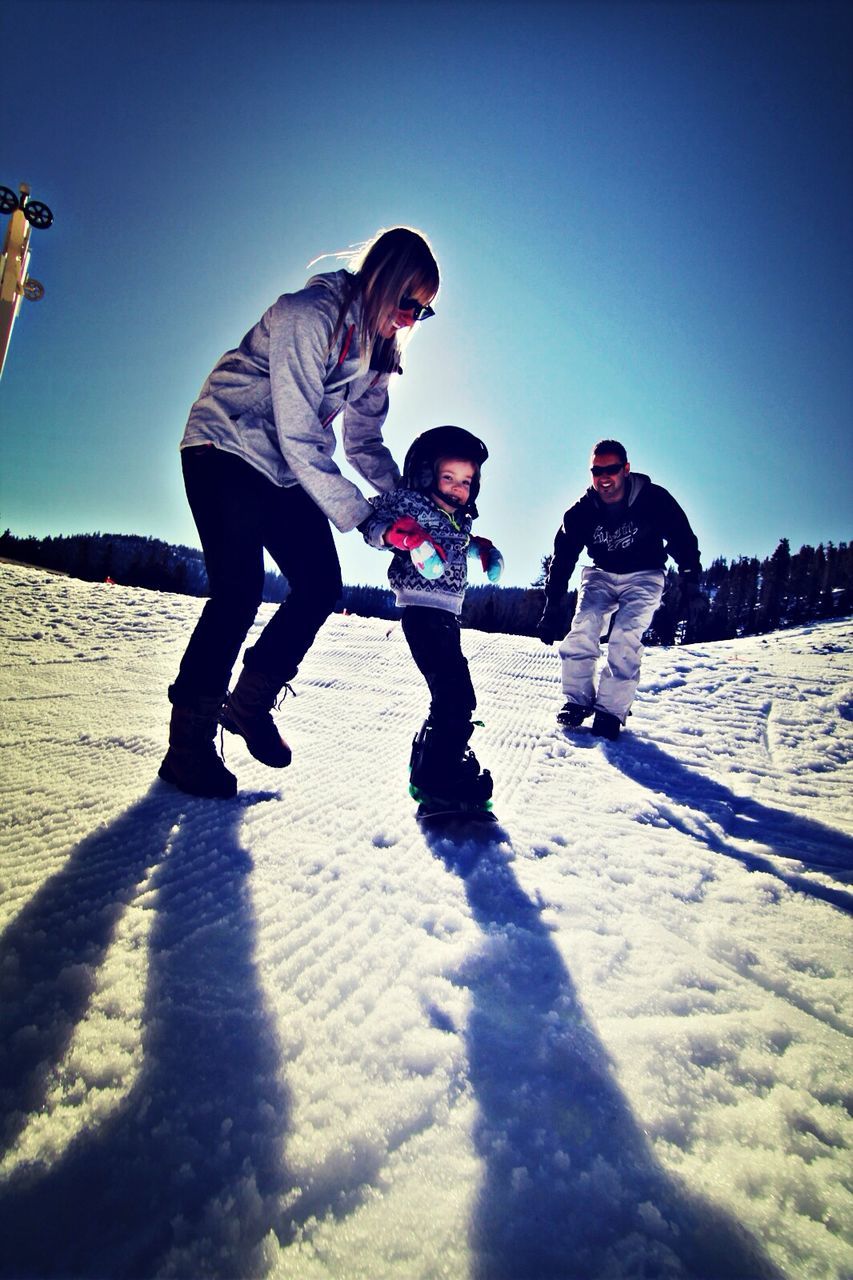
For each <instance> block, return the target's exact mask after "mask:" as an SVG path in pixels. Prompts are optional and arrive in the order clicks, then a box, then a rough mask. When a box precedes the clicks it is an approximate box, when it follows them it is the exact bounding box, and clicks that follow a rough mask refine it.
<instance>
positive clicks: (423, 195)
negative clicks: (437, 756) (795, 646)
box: [0, 0, 853, 585]
mask: <svg viewBox="0 0 853 1280" xmlns="http://www.w3.org/2000/svg"><path fill="white" fill-rule="evenodd" d="M0 22H2V24H3V27H2V38H3V40H4V46H5V47H6V48H7V50H8V49H10V48H17V49H20V50H21V51H22V56H18V57H7V58H6V59H5V62H4V74H3V83H4V89H3V97H4V117H5V121H6V124H5V126H4V129H3V135H4V145H3V148H2V152H0V154H2V165H0V183H2V184H3V185H5V186H8V187H12V188H14V189H16V190H17V187H18V185H19V183H20V182H27V183H29V185H30V187H31V189H32V198H33V199H38V200H42V201H44V202H45V203H47V204H49V205H50V206H51V208H52V210H53V212H54V215H55V224H54V226H53V227H51V228H50V229H49V230H46V231H34V232H33V236H32V250H33V256H32V261H31V264H30V271H31V274H32V275H33V276H35V277H36V278H37V279H39V280H41V281H42V282H43V283H44V285H45V289H46V294H45V297H44V299H43V301H41V302H37V303H30V302H25V303H24V304H23V307H22V310H21V314H20V316H19V318H18V322H17V324H16V327H15V331H14V334H13V338H12V345H11V349H10V353H9V357H8V360H7V364H6V370H5V372H4V375H3V379H2V382H0V419H2V423H0V466H2V475H1V476H0V522H2V526H3V527H4V528H5V527H7V526H8V527H11V528H12V530H13V532H15V533H19V534H25V533H37V534H47V533H73V532H87V531H93V530H101V531H102V532H107V531H110V532H129V533H140V534H151V535H153V536H155V537H160V538H164V539H166V540H167V541H170V542H184V543H189V544H192V545H198V544H197V539H196V535H195V528H194V526H193V524H192V520H191V517H190V515H189V510H188V508H187V506H186V501H185V499H184V496H183V491H182V487H181V481H180V468H179V461H178V453H177V446H178V441H179V439H180V436H181V433H182V430H183V425H184V422H185V419H186V415H187V411H188V409H189V406H190V404H191V403H192V401H193V399H194V398H195V396H196V394H197V392H198V390H199V388H200V386H201V384H202V382H203V381H204V378H205V377H206V375H207V373H208V372H209V370H210V368H211V367H212V365H213V364H214V362H215V361H216V359H217V358H218V357H219V356H220V355H221V354H222V352H223V351H225V350H226V349H228V348H230V347H233V346H236V345H237V343H238V342H239V341H240V339H241V337H242V336H243V334H244V332H245V331H246V330H247V329H248V328H249V327H250V326H251V325H252V324H253V323H254V322H255V321H256V320H257V319H258V317H259V316H260V314H261V313H262V311H263V310H264V309H265V308H266V307H267V306H268V305H269V304H270V303H271V302H272V301H273V300H274V299H275V298H276V297H277V296H278V294H279V293H282V292H284V291H287V290H293V289H296V288H299V287H300V286H301V285H302V284H303V283H304V281H305V279H306V277H307V275H308V274H309V273H308V272H307V271H306V265H307V263H308V262H309V261H310V260H311V259H312V258H313V257H315V256H316V255H317V254H319V253H322V252H323V251H332V250H336V249H340V248H343V247H345V246H347V245H349V244H353V243H355V242H357V241H360V240H363V239H365V238H367V237H368V236H370V235H371V234H373V232H374V231H376V230H377V229H378V228H379V227H383V226H386V227H387V226H392V225H395V224H397V223H407V224H409V225H413V226H416V227H420V228H422V229H423V230H424V231H425V232H426V233H427V234H428V236H429V237H430V239H431V241H432V243H433V246H434V248H435V251H436V254H437V256H438V258H439V261H440V263H441V267H442V274H443V283H442V288H441V291H440V294H439V298H438V301H437V303H436V310H437V316H436V318H435V319H433V320H430V321H428V322H427V323H425V324H424V325H422V326H420V331H419V332H418V334H417V336H416V338H415V340H414V341H413V342H412V344H411V346H410V347H409V352H408V363H407V368H406V372H405V374H404V376H403V378H402V379H395V380H394V381H395V382H396V384H397V385H396V386H393V387H392V404H391V411H390V414H389V417H388V422H387V427H386V433H385V434H386V440H387V441H388V443H389V445H390V447H391V449H392V451H393V452H394V454H395V456H396V457H397V459H398V461H402V457H403V454H404V453H405V449H406V446H407V444H408V442H409V440H410V439H411V437H412V436H413V435H415V434H417V432H419V431H422V430H425V429H426V428H428V427H431V426H436V425H438V424H440V423H444V422H455V423H458V424H459V425H461V426H464V427H467V428H469V429H470V430H473V431H475V432H477V433H478V434H479V435H481V436H482V437H483V438H484V439H485V440H486V442H487V443H488V445H489V448H490V450H491V458H490V460H489V462H488V463H487V464H486V469H485V471H484V477H483V490H482V500H481V502H480V510H481V520H480V521H479V531H480V532H481V533H483V534H486V535H488V536H490V537H492V538H493V539H494V541H495V542H497V543H498V544H499V546H500V547H501V549H502V550H503V552H504V554H505V557H506V561H507V574H506V579H505V580H506V581H507V582H508V583H511V584H519V585H525V584H527V583H529V582H530V581H531V580H532V579H533V578H534V577H535V576H536V573H537V572H538V569H539V563H540V559H541V557H542V555H544V554H545V553H547V552H548V551H549V550H550V546H551V542H552V538H553V533H554V529H555V528H556V525H557V523H558V521H559V519H560V517H561V515H562V513H563V511H564V509H565V508H566V506H568V505H569V503H570V502H571V501H572V500H573V499H574V498H575V497H577V496H578V495H579V494H580V492H581V491H582V490H583V488H584V486H585V485H586V483H587V471H586V468H587V466H588V460H589V459H588V453H589V447H590V445H591V444H592V443H593V442H594V441H595V440H596V439H598V438H599V437H600V436H603V435H615V436H616V437H618V438H619V439H621V440H622V441H623V442H624V443H625V444H626V446H627V448H628V451H629V454H630V457H631V460H632V463H633V465H634V467H635V469H638V470H640V471H646V472H648V473H650V474H651V475H652V477H653V479H655V480H657V481H658V482H659V483H662V484H664V485H666V487H667V488H669V489H670V490H671V491H672V492H673V493H674V494H675V496H676V497H677V498H678V499H679V501H680V502H681V504H682V505H683V506H684V507H685V509H686V510H687V512H688V514H689V516H690V518H691V520H692V522H693V524H694V527H695V529H696V531H697V534H698V535H699V540H700V545H701V548H702V552H703V559H704V560H705V562H706V563H707V562H709V561H710V560H711V559H712V558H713V557H714V556H716V555H724V556H726V557H727V558H729V559H731V558H732V557H735V556H738V555H759V556H763V555H766V554H768V553H769V552H771V551H772V550H773V548H774V547H775V545H776V543H777V542H778V540H779V538H780V537H783V536H786V537H788V538H789V539H790V541H791V544H792V547H793V548H794V549H796V548H797V547H799V546H800V545H801V544H802V543H804V542H810V543H812V544H816V543H817V542H820V541H823V542H826V541H828V540H833V541H836V542H838V541H842V540H849V539H850V537H851V536H853V503H851V498H850V480H849V475H850V466H851V462H853V449H851V421H853V358H851V357H853V350H851V333H853V323H851V322H853V246H851V226H853V140H851V120H853V72H852V71H851V67H853V57H851V55H852V54H853V10H851V8H850V6H848V5H846V4H839V5H835V4H824V3H820V2H818V3H815V2H814V0H811V2H810V3H808V4H786V3H770V2H766V3H731V2H729V3H707V4H698V3H697V4H694V3H689V2H688V3H661V4H658V3H651V2H646V0H634V2H632V3H609V2H607V0H602V2H601V3H558V4H547V3H544V4H543V3H535V2H534V3H494V2H483V3H477V2H476V0H475V2H474V3H464V2H463V3H454V4H443V3H431V2H428V3H409V4H400V3H394V4H391V3H371V2H370V0H368V2H366V3H358V4H356V3H317V2H314V3H306V4H288V3H283V4H282V3H273V2H268V3H263V2H261V3H257V2H247V3H238V2H235V0H232V2H230V3H228V2H225V0H223V2H220V3H211V2H209V0H185V2H183V3H172V2H166V0H163V2H161V0H143V2H141V3H137V2H135V0H129V2H128V0H122V2H121V3H112V2H110V3H105V4H102V3H89V2H88V0H81V2H79V3H69V2H67V0H54V2H45V0H29V2H28V4H27V5H26V6H25V7H22V6H20V5H19V6H7V7H6V9H5V11H4V16H3V17H2V18H0ZM10 121H11V127H10V123H9V122H10ZM335 265H336V264H334V263H329V264H320V266H319V267H318V268H317V269H332V268H333V267H334V266H335ZM339 545H340V548H341V555H342V562H343V567H344V576H345V578H346V579H347V580H349V581H351V582H355V581H362V582H377V583H379V582H382V581H384V572H385V567H386V563H385V558H384V556H383V555H382V554H381V553H379V552H376V551H373V550H371V549H369V548H367V547H364V546H363V544H362V543H361V539H360V536H359V535H358V534H357V533H354V534H348V535H345V536H343V537H341V538H340V539H339Z"/></svg>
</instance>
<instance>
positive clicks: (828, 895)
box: [605, 736, 853, 912]
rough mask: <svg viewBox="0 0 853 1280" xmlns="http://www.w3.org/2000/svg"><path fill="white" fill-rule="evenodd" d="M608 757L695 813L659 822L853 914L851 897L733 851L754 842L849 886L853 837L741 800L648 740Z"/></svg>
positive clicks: (667, 814)
mask: <svg viewBox="0 0 853 1280" xmlns="http://www.w3.org/2000/svg"><path fill="white" fill-rule="evenodd" d="M605 751H606V754H607V758H608V760H609V761H610V762H611V764H613V765H614V766H615V767H616V768H617V769H620V770H621V771H622V773H624V774H625V776H626V777H628V778H631V779H633V781H634V782H638V783H639V784H640V785H641V786H643V787H646V788H648V789H649V790H650V791H652V792H656V793H658V794H660V793H663V794H664V795H666V796H668V797H669V799H670V800H671V801H672V802H673V803H674V804H677V805H681V806H684V807H685V808H686V809H688V810H691V811H692V812H691V814H690V817H687V816H686V815H684V814H679V813H676V812H674V811H673V810H672V809H671V808H669V806H666V807H664V808H663V809H661V808H660V807H658V808H659V812H660V814H661V816H662V817H663V818H664V819H665V821H666V822H667V823H668V824H669V825H670V826H672V827H675V828H676V830H679V831H683V832H685V834H687V835H689V836H692V837H693V838H694V839H699V840H702V841H703V843H704V844H706V845H707V846H708V848H709V849H713V851H714V852H715V853H721V854H725V855H726V857H728V858H736V859H738V861H740V862H742V863H743V865H744V866H746V867H748V868H749V869H750V870H752V871H765V872H767V873H768V874H769V875H772V876H776V878H777V879H778V880H781V881H782V882H783V883H784V884H786V885H788V887H789V888H791V889H794V890H796V891H797V892H798V893H806V894H809V895H811V896H812V897H815V898H821V899H823V900H824V901H825V902H830V903H832V905H833V906H835V907H838V908H840V909H841V910H842V911H846V912H851V911H853V894H851V893H849V892H846V891H845V890H843V889H834V888H832V887H831V886H829V885H822V884H818V883H816V882H814V881H811V880H809V879H808V878H807V877H806V876H803V875H801V874H799V873H798V872H797V871H795V870H793V869H791V870H787V869H785V868H783V867H779V866H778V864H776V863H774V862H771V861H770V859H769V858H767V857H762V856H761V854H759V853H750V852H748V851H747V850H744V849H743V848H739V847H738V845H737V844H736V843H735V842H736V841H739V842H743V841H756V842H758V843H760V844H761V845H763V846H764V847H766V848H768V849H769V850H770V851H771V853H773V854H775V855H776V856H777V857H782V858H788V859H791V860H794V861H796V862H802V863H806V864H807V865H808V866H809V867H811V868H813V869H815V870H819V871H824V872H827V873H829V874H832V875H834V876H835V878H836V879H842V880H844V881H847V880H849V877H850V873H851V872H853V839H851V837H850V836H847V835H845V834H844V833H843V832H841V831H835V830H833V829H832V828H831V827H827V826H824V824H823V823H820V822H815V821H814V820H812V819H810V818H803V817H800V816H799V815H798V814H793V813H787V812H786V811H785V810H784V809H774V808H773V807H772V806H770V805H765V804H761V803H760V802H759V801H758V800H750V799H749V798H745V797H743V796H738V795H736V794H735V792H734V791H731V790H730V789H729V788H728V787H725V786H723V785H722V783H719V782H715V781H713V779H711V778H704V777H703V776H702V775H701V774H699V773H694V772H693V771H692V770H691V769H687V768H685V766H684V765H683V764H682V763H681V761H680V760H677V759H676V758H675V757H674V756H671V755H668V754H667V752H665V751H662V750H661V749H660V747H658V746H656V745H655V744H654V743H653V742H646V741H644V740H643V739H642V738H634V737H633V736H630V737H625V738H620V740H619V741H618V742H617V743H614V744H612V745H611V744H609V743H608V744H607V745H606V747H605ZM697 808H701V809H702V811H703V813H704V815H705V818H706V819H707V821H704V820H703V819H702V818H700V819H699V827H698V829H697V824H696V821H695V820H694V815H695V811H696V809H697ZM717 828H719V830H718V829H717ZM720 830H722V832H724V835H721V834H720Z"/></svg>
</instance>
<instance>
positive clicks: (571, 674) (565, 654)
mask: <svg viewBox="0 0 853 1280" xmlns="http://www.w3.org/2000/svg"><path fill="white" fill-rule="evenodd" d="M665 581H666V578H665V575H664V573H663V570H662V569H649V570H645V569H644V570H641V571H640V572H638V573H605V571H604V570H603V569H597V568H595V567H594V566H592V565H590V566H588V567H587V568H586V569H584V570H583V573H582V575H581V587H580V591H579V592H578V604H577V609H576V610H575V616H574V618H573V619H572V627H571V630H570V631H569V634H568V635H567V636H566V638H565V640H564V641H563V643H562V644H561V645H560V658H561V660H562V666H563V693H564V694H565V696H566V701H567V702H576V703H578V704H579V705H580V706H582V707H596V708H597V709H600V710H602V711H609V712H610V714H611V715H614V716H617V717H618V718H619V719H620V720H621V721H622V723H623V724H624V722H625V717H626V716H627V714H628V710H629V708H630V706H631V703H632V702H633V701H634V694H635V693H636V692H637V685H638V683H639V679H640V660H641V658H642V656H643V646H642V644H641V643H640V642H641V640H642V638H643V633H644V632H645V631H646V630H647V629H648V626H649V623H650V622H651V620H652V618H653V617H654V613H655V610H656V609H657V607H658V605H659V604H660V600H661V596H662V595H663V587H664V582H665ZM613 614H615V615H616V616H615V618H614V619H613V630H612V631H611V633H610V639H609V641H608V643H607V662H606V663H605V665H604V668H603V670H602V672H601V678H600V680H599V682H598V693H597V694H596V691H595V685H594V678H595V668H596V663H597V661H598V658H599V655H600V653H601V637H602V635H604V633H605V632H606V630H607V623H608V621H609V619H610V618H611V617H612V615H613Z"/></svg>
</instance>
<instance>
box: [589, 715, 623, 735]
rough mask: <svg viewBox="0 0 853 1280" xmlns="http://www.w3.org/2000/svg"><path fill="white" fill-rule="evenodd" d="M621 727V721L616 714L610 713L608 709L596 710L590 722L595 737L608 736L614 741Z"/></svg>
mask: <svg viewBox="0 0 853 1280" xmlns="http://www.w3.org/2000/svg"><path fill="white" fill-rule="evenodd" d="M621 728H622V721H621V720H620V719H619V717H618V716H614V715H612V714H611V713H610V712H609V711H596V713H595V719H594V720H593V722H592V732H593V734H594V735H595V737H596V738H608V739H609V740H610V741H611V742H615V741H616V739H617V738H618V737H619V730H620V729H621Z"/></svg>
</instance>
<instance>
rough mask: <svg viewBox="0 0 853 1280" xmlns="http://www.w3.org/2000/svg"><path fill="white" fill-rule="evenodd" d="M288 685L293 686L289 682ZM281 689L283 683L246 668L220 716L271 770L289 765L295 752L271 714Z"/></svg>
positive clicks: (222, 722) (224, 723)
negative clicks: (276, 725)
mask: <svg viewBox="0 0 853 1280" xmlns="http://www.w3.org/2000/svg"><path fill="white" fill-rule="evenodd" d="M284 687H285V689H289V688H290V686H289V685H287V684H285V686H284ZM280 689H281V685H280V684H278V683H277V681H275V680H271V679H270V677H269V676H266V675H264V674H263V672H262V671H249V670H248V669H247V668H246V667H244V668H243V670H242V672H241V673H240V679H239V680H238V681H237V683H236V685H235V686H234V690H233V692H232V693H230V694H229V695H228V697H227V698H226V699H225V704H224V706H223V708H222V711H221V713H220V716H219V722H220V724H221V725H222V727H223V729H227V730H228V732H229V733H237V734H239V735H240V737H241V738H245V740H246V746H247V747H248V748H249V750H250V751H251V753H252V755H253V756H254V757H255V759H256V760H260V762H261V764H266V765H269V767H270V768H271V769H284V768H286V766H287V765H289V764H290V761H291V755H292V753H291V750H290V747H289V746H288V745H287V743H286V742H285V741H284V739H283V738H282V736H281V734H280V733H279V731H278V729H277V728H276V727H275V721H274V720H273V718H272V715H271V714H270V712H271V711H272V708H273V706H274V705H275V701H276V698H277V697H278V694H279V690H280Z"/></svg>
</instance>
